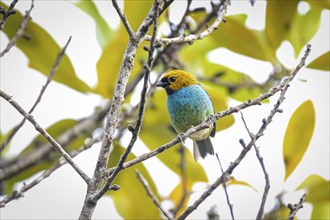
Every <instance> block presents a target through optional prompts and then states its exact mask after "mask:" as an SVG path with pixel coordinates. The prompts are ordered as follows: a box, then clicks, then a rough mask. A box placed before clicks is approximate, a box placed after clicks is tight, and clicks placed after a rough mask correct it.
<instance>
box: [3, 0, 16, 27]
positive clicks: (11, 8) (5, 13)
mask: <svg viewBox="0 0 330 220" xmlns="http://www.w3.org/2000/svg"><path fill="white" fill-rule="evenodd" d="M17 2H18V0H13V1H12V3H11V4H10V5H9V7H8V9H7V11H1V14H2V15H3V17H2V19H1V21H0V30H2V28H3V25H4V24H5V22H6V20H7V19H8V17H9V16H10V15H12V14H15V10H14V7H15V5H16V3H17Z"/></svg>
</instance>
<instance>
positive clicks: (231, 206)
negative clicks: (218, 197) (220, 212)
mask: <svg viewBox="0 0 330 220" xmlns="http://www.w3.org/2000/svg"><path fill="white" fill-rule="evenodd" d="M215 155H216V157H217V160H218V163H219V166H220V169H221V172H222V174H221V175H226V174H225V173H224V172H223V168H222V165H221V162H220V158H219V155H218V154H217V153H216V154H215ZM226 179H228V175H227V178H226ZM222 186H223V189H224V191H225V194H226V200H227V204H228V207H229V211H230V215H231V219H232V220H235V216H234V210H233V205H232V204H231V202H230V199H229V194H228V190H227V180H226V181H225V182H224V183H223V184H222Z"/></svg>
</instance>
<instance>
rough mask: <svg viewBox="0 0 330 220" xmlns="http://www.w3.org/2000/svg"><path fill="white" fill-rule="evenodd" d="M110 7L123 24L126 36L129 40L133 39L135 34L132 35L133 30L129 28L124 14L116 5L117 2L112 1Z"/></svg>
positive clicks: (115, 0)
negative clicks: (111, 6) (114, 10)
mask: <svg viewBox="0 0 330 220" xmlns="http://www.w3.org/2000/svg"><path fill="white" fill-rule="evenodd" d="M112 5H113V7H114V8H115V9H116V11H117V14H118V15H119V17H120V20H121V22H122V23H123V25H124V27H125V29H126V31H127V33H128V36H129V37H130V38H134V37H135V33H134V31H133V29H132V28H131V25H130V24H129V22H128V20H127V18H126V16H125V14H124V12H123V11H122V10H121V9H120V8H119V5H118V3H117V0H112Z"/></svg>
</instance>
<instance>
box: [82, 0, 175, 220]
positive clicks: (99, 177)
mask: <svg viewBox="0 0 330 220" xmlns="http://www.w3.org/2000/svg"><path fill="white" fill-rule="evenodd" d="M161 3H163V1H161V0H156V2H155V3H154V5H153V7H152V8H151V10H150V11H149V13H148V15H147V16H146V18H145V19H144V21H143V22H142V24H141V25H140V27H139V28H138V30H137V32H136V36H135V38H134V39H132V38H130V40H129V42H128V45H127V48H126V51H125V54H124V58H123V62H122V66H121V68H120V72H119V77H118V80H117V83H116V87H115V91H114V96H113V98H112V101H111V106H110V111H109V114H108V117H107V121H106V126H105V133H104V135H103V141H102V146H101V151H100V153H99V158H98V161H97V164H96V167H95V170H94V175H93V177H92V179H91V181H90V184H89V185H88V189H87V195H86V198H85V202H84V205H83V208H82V210H81V213H80V217H79V219H90V218H91V217H92V213H93V211H94V209H95V206H96V203H97V201H98V199H99V198H100V197H101V196H102V195H103V194H104V193H105V192H106V191H107V190H108V188H105V187H104V186H103V185H104V179H103V177H104V176H105V174H106V169H107V166H108V160H109V157H110V152H111V146H112V142H113V137H114V133H115V131H116V127H117V124H118V121H119V116H120V112H121V107H122V104H123V101H124V94H125V90H126V85H127V82H128V78H129V76H130V73H131V71H132V69H133V66H134V58H135V53H136V51H137V49H138V47H139V45H140V44H141V42H142V41H143V38H144V36H145V35H146V34H147V32H148V30H149V28H150V26H151V25H152V24H153V23H154V18H155V15H159V14H160V13H161V12H162V11H161V10H165V9H166V7H168V6H169V4H166V3H164V6H163V7H162V9H161V10H160V11H158V5H160V4H161ZM155 5H157V7H155ZM146 71H150V68H146ZM141 105H142V104H141ZM143 105H144V103H143ZM141 108H143V109H144V106H143V107H141ZM141 108H140V109H141ZM143 111H144V110H143ZM142 116H143V113H142ZM141 123H142V122H141ZM134 142H135V141H134V140H133V139H132V140H131V143H132V146H131V147H128V148H132V147H133V144H134ZM129 152H130V149H129V150H127V151H125V153H124V154H123V155H122V156H121V159H120V161H119V162H120V163H122V162H121V161H122V160H123V161H125V157H127V155H128V153H129ZM126 154H127V155H126ZM118 165H120V164H119V163H118ZM121 169H122V168H121V166H118V167H116V168H115V170H116V172H113V174H112V175H111V179H110V178H109V179H108V180H107V181H106V185H107V186H110V185H111V183H112V182H113V180H114V179H115V177H116V176H117V174H118V172H119V171H120V170H121Z"/></svg>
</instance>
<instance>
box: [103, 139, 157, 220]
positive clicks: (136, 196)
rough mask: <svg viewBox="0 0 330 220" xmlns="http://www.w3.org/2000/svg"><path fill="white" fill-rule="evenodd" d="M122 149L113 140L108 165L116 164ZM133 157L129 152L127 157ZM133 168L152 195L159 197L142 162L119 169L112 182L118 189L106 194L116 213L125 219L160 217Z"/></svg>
mask: <svg viewBox="0 0 330 220" xmlns="http://www.w3.org/2000/svg"><path fill="white" fill-rule="evenodd" d="M124 151H125V149H124V148H123V147H121V146H120V145H119V144H118V143H117V142H114V144H113V151H112V152H111V160H109V167H114V166H116V165H117V163H118V161H119V158H120V156H121V155H122V154H123V153H124ZM134 158H135V156H134V155H133V154H132V153H130V155H129V156H128V158H127V159H128V160H132V159H134ZM135 169H137V170H138V171H139V172H140V173H141V174H142V175H143V176H144V178H145V179H146V180H147V182H148V184H149V186H150V188H151V190H152V192H153V193H154V195H155V196H156V197H157V198H158V199H160V197H159V195H158V192H157V189H156V186H155V184H154V182H153V180H152V178H151V176H150V175H149V173H148V171H147V169H146V168H145V167H144V165H143V164H142V163H139V164H137V165H135V166H134V167H130V168H127V169H125V170H123V171H121V173H120V174H119V175H118V176H117V178H116V180H115V181H114V184H117V185H119V186H120V190H118V191H109V192H108V193H107V195H110V196H111V197H112V199H113V201H114V204H115V207H116V209H117V211H118V213H119V214H120V215H121V216H122V217H123V218H125V219H160V213H159V210H158V209H157V207H156V206H155V205H154V204H153V202H152V200H151V199H150V198H149V197H148V195H147V193H146V191H145V189H144V188H143V186H142V184H141V183H140V182H139V180H138V179H137V178H136V174H135V172H134V170H135Z"/></svg>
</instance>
